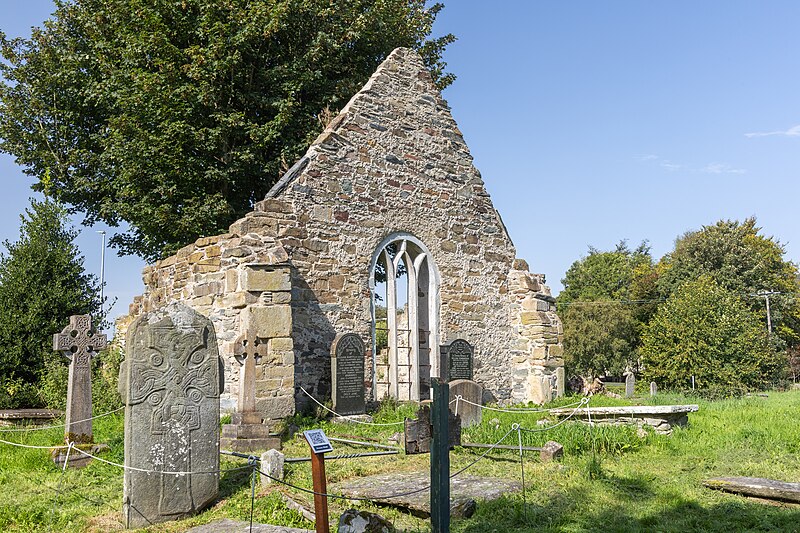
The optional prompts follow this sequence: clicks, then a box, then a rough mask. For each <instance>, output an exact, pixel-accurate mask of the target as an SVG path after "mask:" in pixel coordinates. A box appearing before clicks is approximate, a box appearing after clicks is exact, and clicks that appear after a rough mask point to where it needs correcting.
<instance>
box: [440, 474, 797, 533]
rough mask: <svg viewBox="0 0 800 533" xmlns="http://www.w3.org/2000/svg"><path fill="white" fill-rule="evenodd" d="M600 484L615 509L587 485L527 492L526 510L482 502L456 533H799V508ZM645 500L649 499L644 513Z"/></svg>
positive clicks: (517, 502) (626, 481) (618, 481)
mask: <svg viewBox="0 0 800 533" xmlns="http://www.w3.org/2000/svg"><path fill="white" fill-rule="evenodd" d="M600 483H602V485H603V487H604V490H606V489H607V490H609V491H613V497H614V503H613V504H612V505H609V504H607V503H603V502H598V501H596V500H597V499H596V497H595V498H594V499H593V498H592V497H591V493H592V491H593V489H592V488H590V487H588V486H586V487H579V488H572V489H568V490H565V491H562V492H551V493H550V494H548V495H542V494H530V493H529V494H527V503H526V504H525V505H524V506H523V504H522V501H521V499H520V498H519V497H518V496H513V497H503V498H500V499H498V500H495V501H493V502H484V503H480V504H479V505H478V510H477V513H476V514H475V515H474V516H473V517H472V518H471V519H469V520H465V521H461V522H459V521H457V522H454V524H453V525H454V528H453V530H454V531H459V532H463V533H484V532H486V533H488V532H497V533H510V532H529V531H537V532H547V531H551V532H556V531H615V532H616V531H619V532H645V531H647V532H650V531H659V532H675V533H677V532H681V533H683V532H686V531H711V532H725V533H732V532H734V531H800V525H798V524H800V509H795V508H791V509H787V508H781V507H772V506H767V505H763V504H759V503H755V502H752V501H749V500H746V499H744V498H739V497H734V496H731V500H729V501H724V502H720V503H715V504H711V505H701V504H700V503H698V502H696V501H693V500H690V499H687V498H685V497H683V496H679V495H673V496H672V497H669V494H663V493H662V494H661V495H657V493H656V491H655V490H653V488H652V482H650V481H648V480H646V479H643V478H638V477H637V478H608V479H605V480H602V481H601V482H600ZM594 490H595V491H596V490H597V487H595V488H594ZM659 499H660V501H659ZM642 500H650V501H649V502H648V503H647V504H646V505H645V507H644V509H643V507H642ZM634 502H635V503H636V505H633V504H634ZM637 509H638V510H639V511H638V512H637Z"/></svg>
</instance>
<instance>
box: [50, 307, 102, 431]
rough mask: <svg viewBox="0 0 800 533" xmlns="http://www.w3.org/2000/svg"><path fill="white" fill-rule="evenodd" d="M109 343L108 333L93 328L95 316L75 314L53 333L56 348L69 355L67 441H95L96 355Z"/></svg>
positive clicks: (65, 429) (65, 427) (65, 428)
mask: <svg viewBox="0 0 800 533" xmlns="http://www.w3.org/2000/svg"><path fill="white" fill-rule="evenodd" d="M107 345H108V341H107V340H106V336H105V335H102V334H98V333H95V331H94V330H93V329H92V317H91V316H89V315H73V316H71V317H69V325H68V326H67V327H65V328H64V329H63V330H62V331H61V333H56V334H54V335H53V350H55V351H57V352H61V353H63V354H64V355H65V356H66V357H67V359H69V381H68V383H67V419H66V425H65V426H64V436H65V438H66V440H67V442H75V443H90V442H92V421H91V420H90V419H91V418H92V358H93V357H94V356H95V355H97V352H100V351H102V350H104V349H105V347H106V346H107Z"/></svg>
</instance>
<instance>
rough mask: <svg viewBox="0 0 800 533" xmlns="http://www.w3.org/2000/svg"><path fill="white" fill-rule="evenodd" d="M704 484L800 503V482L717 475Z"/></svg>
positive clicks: (724, 490) (744, 493)
mask: <svg viewBox="0 0 800 533" xmlns="http://www.w3.org/2000/svg"><path fill="white" fill-rule="evenodd" d="M703 485H705V486H706V487H708V488H710V489H715V490H721V491H723V492H732V493H734V494H741V495H742V496H752V497H755V498H766V499H768V500H778V501H782V502H792V503H800V483H789V482H787V481H775V480H773V479H764V478H760V477H717V478H712V479H707V480H706V481H704V482H703Z"/></svg>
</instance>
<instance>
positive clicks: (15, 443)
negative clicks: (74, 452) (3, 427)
mask: <svg viewBox="0 0 800 533" xmlns="http://www.w3.org/2000/svg"><path fill="white" fill-rule="evenodd" d="M0 444H9V445H11V446H18V447H20V448H32V449H34V450H63V449H64V448H69V447H70V445H65V446H34V445H32V444H22V443H21V442H10V441H7V440H3V439H0ZM76 449H77V448H76Z"/></svg>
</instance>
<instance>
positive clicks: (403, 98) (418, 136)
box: [267, 48, 510, 244]
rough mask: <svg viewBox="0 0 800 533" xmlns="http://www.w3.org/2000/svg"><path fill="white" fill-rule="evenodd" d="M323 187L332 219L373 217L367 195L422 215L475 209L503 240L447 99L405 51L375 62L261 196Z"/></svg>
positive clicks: (307, 194)
mask: <svg viewBox="0 0 800 533" xmlns="http://www.w3.org/2000/svg"><path fill="white" fill-rule="evenodd" d="M393 189H395V190H397V189H399V191H393ZM324 191H336V198H335V202H334V203H336V204H337V206H338V207H339V211H340V214H339V217H338V218H339V219H340V221H343V220H342V219H344V218H345V215H344V214H343V212H344V211H347V220H349V219H350V217H356V218H358V217H359V216H364V215H366V214H367V213H373V214H374V213H375V211H376V209H375V207H376V206H374V205H373V206H372V209H370V204H371V202H370V200H369V199H368V198H367V196H369V197H376V196H377V197H378V198H380V199H381V200H382V201H384V202H385V203H386V206H387V207H392V208H398V209H403V210H405V211H408V210H411V211H414V212H417V215H422V216H424V217H425V218H426V219H428V218H430V216H431V213H423V211H424V212H427V211H429V210H431V209H432V208H442V207H451V208H457V209H463V210H469V211H470V212H476V213H478V214H479V216H481V217H482V218H483V219H484V223H486V224H489V225H490V226H491V227H492V228H497V229H499V230H500V231H501V232H502V234H503V236H504V237H505V238H506V239H508V241H509V244H510V238H509V237H508V234H507V232H506V230H505V227H503V225H502V221H501V219H500V217H499V214H498V213H497V212H496V210H495V209H494V206H493V205H492V203H491V200H490V198H489V195H488V193H487V192H486V189H485V187H484V183H483V180H482V179H481V176H480V173H479V172H478V170H477V169H476V168H475V167H474V166H473V164H472V156H471V154H470V152H469V148H468V147H467V145H466V143H465V142H464V138H463V136H462V134H461V131H460V130H459V129H458V125H457V124H456V122H455V120H454V119H453V117H452V115H451V114H450V108H449V107H448V105H447V102H445V101H444V99H442V96H441V94H440V93H439V91H438V89H437V88H436V86H435V85H434V83H433V80H432V79H431V76H430V73H429V71H428V70H427V68H426V67H425V65H424V63H423V61H422V58H421V57H420V56H419V54H417V53H416V52H415V51H413V50H409V49H407V48H397V49H395V50H394V51H393V52H392V53H391V54H390V55H389V57H387V58H386V60H384V61H383V63H381V65H380V66H379V67H378V69H377V70H376V71H375V73H374V74H373V75H372V77H371V78H370V79H369V81H368V82H367V83H366V84H365V85H364V87H363V88H362V89H361V90H360V91H359V92H358V93H356V94H355V95H354V96H353V97H352V98H351V99H350V101H349V102H348V104H347V105H346V106H345V107H344V109H342V111H341V112H340V113H339V114H338V116H336V118H334V119H333V120H332V121H331V122H330V123H329V124H328V126H327V127H326V128H325V130H324V131H323V132H322V134H320V135H319V137H317V139H316V140H315V141H314V142H313V143H312V144H311V146H310V147H309V149H308V151H307V152H306V154H305V155H304V156H303V157H302V158H301V159H300V160H299V161H298V162H297V163H296V164H295V165H294V166H293V167H292V168H291V169H290V170H289V171H288V172H287V173H286V174H285V175H284V176H283V178H281V180H279V182H278V183H277V184H276V185H275V186H274V187H273V188H272V190H270V191H269V193H268V194H267V198H277V199H286V200H301V199H302V198H305V199H312V198H313V199H315V200H318V201H320V202H321V203H327V202H326V201H325V198H324V197H325V196H327V194H326V193H324ZM391 192H397V193H398V194H391ZM365 194H366V195H367V196H365ZM344 204H347V205H348V206H349V207H350V208H351V209H349V210H347V209H346V208H345V207H344ZM413 218H415V217H412V219H413Z"/></svg>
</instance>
